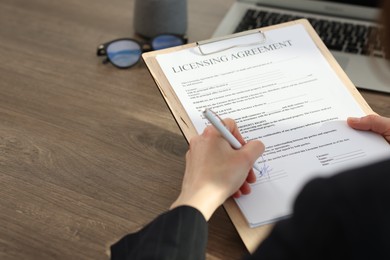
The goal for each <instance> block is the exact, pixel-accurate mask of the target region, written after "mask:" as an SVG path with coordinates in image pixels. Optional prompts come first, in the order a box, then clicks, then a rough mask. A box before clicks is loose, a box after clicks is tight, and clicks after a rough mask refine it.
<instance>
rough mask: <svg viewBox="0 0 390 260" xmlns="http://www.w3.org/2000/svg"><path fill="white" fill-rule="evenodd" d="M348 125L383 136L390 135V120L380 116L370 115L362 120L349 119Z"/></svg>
mask: <svg viewBox="0 0 390 260" xmlns="http://www.w3.org/2000/svg"><path fill="white" fill-rule="evenodd" d="M347 123H348V125H349V126H350V127H352V128H354V129H357V130H366V131H368V130H369V131H373V132H375V133H378V134H381V135H383V136H386V135H390V118H386V117H382V116H378V115H368V116H364V117H361V118H355V117H349V118H348V119H347Z"/></svg>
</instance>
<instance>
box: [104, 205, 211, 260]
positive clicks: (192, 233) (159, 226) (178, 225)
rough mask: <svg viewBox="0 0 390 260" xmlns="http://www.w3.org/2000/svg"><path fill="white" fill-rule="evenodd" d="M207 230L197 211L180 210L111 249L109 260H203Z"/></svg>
mask: <svg viewBox="0 0 390 260" xmlns="http://www.w3.org/2000/svg"><path fill="white" fill-rule="evenodd" d="M207 236H208V227H207V222H206V220H205V218H204V217H203V215H202V213H200V212H199V211H198V210H197V209H195V208H192V207H187V206H181V207H178V208H175V209H173V210H170V211H168V212H166V213H164V214H162V215H160V216H158V217H157V218H156V219H155V220H153V221H152V222H151V223H150V224H148V225H147V226H145V227H144V228H143V229H141V230H140V231H138V232H137V233H133V234H129V235H126V236H125V237H123V238H122V239H121V240H119V241H118V242H117V243H115V244H114V245H112V246H111V259H112V260H117V259H121V260H123V259H205V254H206V244H207Z"/></svg>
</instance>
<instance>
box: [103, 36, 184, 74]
mask: <svg viewBox="0 0 390 260" xmlns="http://www.w3.org/2000/svg"><path fill="white" fill-rule="evenodd" d="M163 35H170V36H175V37H177V38H180V39H182V40H183V44H187V43H188V38H187V36H185V35H179V34H172V33H161V34H158V35H156V36H154V37H152V38H150V39H147V40H145V41H143V42H141V41H139V40H137V39H134V38H119V39H115V40H112V41H109V42H106V43H102V44H100V45H99V46H98V47H97V51H96V55H97V56H106V58H105V59H104V60H103V61H102V63H103V64H107V63H111V64H112V65H114V66H115V67H117V68H118V69H129V68H131V67H133V66H135V65H136V64H138V62H139V61H140V59H141V56H142V53H144V52H148V51H153V50H154V49H153V48H152V44H151V42H152V41H153V39H155V38H157V37H159V36H163ZM118 41H132V42H135V43H137V44H138V45H139V46H140V47H141V55H139V58H138V60H137V61H136V62H135V63H134V64H132V65H130V66H126V67H121V66H118V65H116V64H115V63H113V62H112V61H111V60H110V58H109V57H108V55H107V47H108V46H109V45H110V44H111V43H114V42H118ZM172 47H175V46H172ZM168 48H170V47H168ZM161 50H162V49H161Z"/></svg>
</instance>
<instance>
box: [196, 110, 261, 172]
mask: <svg viewBox="0 0 390 260" xmlns="http://www.w3.org/2000/svg"><path fill="white" fill-rule="evenodd" d="M203 115H204V117H205V118H206V119H207V120H208V121H209V122H210V123H211V124H212V125H213V126H214V127H215V128H216V129H217V130H218V132H219V133H220V134H221V135H222V136H223V137H224V138H225V139H226V141H228V142H229V144H230V145H231V146H232V147H233V148H234V149H236V150H238V149H240V148H241V147H242V145H241V143H240V142H239V141H238V140H237V139H236V138H235V137H234V135H233V134H232V133H231V132H230V131H229V130H228V129H227V128H226V127H225V125H224V124H223V122H222V119H221V118H220V117H219V116H218V115H217V114H216V113H215V112H213V111H211V110H210V109H208V108H206V109H205V110H204V111H203ZM253 168H254V169H256V170H257V171H258V172H261V170H260V169H259V167H258V166H257V165H256V164H254V165H253Z"/></svg>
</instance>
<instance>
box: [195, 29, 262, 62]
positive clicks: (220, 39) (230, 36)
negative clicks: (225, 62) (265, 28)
mask: <svg viewBox="0 0 390 260" xmlns="http://www.w3.org/2000/svg"><path fill="white" fill-rule="evenodd" d="M256 33H259V34H260V35H261V37H262V39H261V41H260V42H257V41H256V42H251V43H246V44H234V45H231V46H228V47H225V48H222V49H218V50H216V51H211V52H205V51H204V50H202V47H203V46H204V45H206V44H210V43H215V42H219V41H224V40H230V39H234V38H238V37H242V36H246V35H251V34H256ZM265 41H266V36H265V34H264V32H262V31H261V30H257V31H253V30H251V31H245V32H240V33H235V34H233V35H227V36H223V37H219V38H215V39H209V40H204V41H199V42H196V47H198V50H199V52H200V54H202V55H203V56H206V55H211V54H215V53H218V52H222V51H226V50H229V49H232V48H236V47H245V46H252V45H256V44H261V43H264V42H265Z"/></svg>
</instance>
